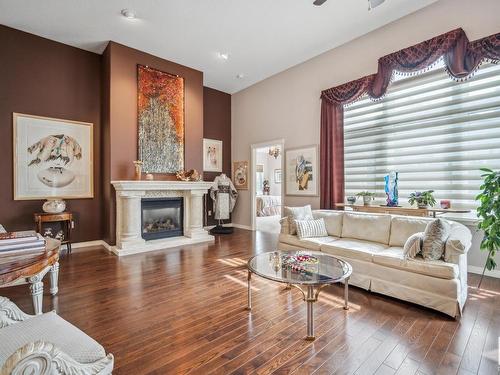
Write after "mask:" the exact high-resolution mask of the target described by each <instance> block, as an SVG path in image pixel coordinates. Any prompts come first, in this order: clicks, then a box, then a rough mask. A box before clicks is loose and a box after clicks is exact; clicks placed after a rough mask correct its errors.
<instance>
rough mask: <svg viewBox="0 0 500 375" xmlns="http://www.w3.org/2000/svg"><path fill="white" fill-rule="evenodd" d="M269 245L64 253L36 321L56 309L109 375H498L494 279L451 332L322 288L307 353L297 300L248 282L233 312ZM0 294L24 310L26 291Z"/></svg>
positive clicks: (258, 236) (260, 240) (357, 293)
mask: <svg viewBox="0 0 500 375" xmlns="http://www.w3.org/2000/svg"><path fill="white" fill-rule="evenodd" d="M275 244H276V236H275V235H272V234H266V233H260V232H257V233H252V232H248V231H244V230H236V231H235V233H234V234H233V235H229V236H226V237H220V238H217V240H216V243H215V244H214V245H196V246H190V247H186V248H183V249H180V250H169V251H163V252H162V251H160V252H155V253H150V254H147V255H132V256H127V257H124V258H117V257H115V256H113V255H109V254H108V253H107V252H106V251H105V250H104V249H95V248H94V249H92V250H81V249H79V250H74V252H73V254H72V255H70V256H65V257H64V258H63V259H62V260H61V274H60V288H59V295H58V296H57V297H55V298H50V296H49V295H47V293H46V295H45V298H44V311H49V310H50V309H52V308H55V309H57V311H58V312H59V314H60V315H61V316H62V317H64V318H65V319H67V320H68V321H70V322H71V323H73V324H75V325H76V326H78V327H79V328H81V329H82V330H83V331H85V332H86V333H88V334H89V335H91V336H92V337H94V338H95V339H96V340H97V341H99V342H100V343H101V344H102V345H103V346H104V347H105V349H106V350H107V351H108V352H111V353H113V354H114V356H115V363H116V365H115V369H116V371H115V373H116V374H150V373H154V374H185V373H191V374H209V373H213V374H231V373H235V374H250V373H255V374H269V373H275V374H290V373H293V374H311V373H315V374H332V373H335V374H352V373H355V374H384V375H385V374H457V373H458V374H475V373H480V374H496V373H497V358H498V354H497V349H498V348H497V345H498V336H500V314H499V312H500V280H497V279H490V278H488V279H486V280H485V281H484V282H483V288H482V290H481V291H478V290H477V289H476V288H474V287H471V288H470V298H469V300H468V302H467V305H466V308H465V311H464V315H463V317H462V319H461V320H459V321H455V320H452V319H450V318H448V317H446V316H445V315H442V314H439V313H435V312H433V311H430V310H427V309H424V308H421V307H418V306H415V305H411V304H407V303H404V302H401V301H397V300H394V299H391V298H387V297H384V296H380V295H376V294H372V293H368V292H365V291H362V290H360V289H357V288H351V293H350V297H351V309H350V310H349V311H344V310H343V309H342V307H341V306H342V298H341V296H342V289H341V288H340V287H331V288H330V289H326V290H325V292H322V295H321V296H320V300H319V302H318V303H317V304H316V334H317V339H316V341H314V342H312V343H311V342H307V341H305V340H303V338H304V335H305V304H304V303H303V302H302V300H301V295H300V292H298V291H297V290H291V291H285V290H283V288H282V287H281V286H279V285H277V284H275V283H272V282H268V281H265V280H263V279H259V278H258V277H255V278H254V282H253V285H254V288H255V291H254V293H253V296H254V309H253V311H252V312H251V313H250V312H248V311H245V310H244V307H245V303H246V272H245V264H246V260H247V259H248V258H249V256H251V255H252V254H255V253H258V252H263V251H268V250H272V249H273V248H274V246H275ZM476 283H477V277H473V276H472V275H471V282H470V284H471V285H475V284H476ZM47 289H48V288H47ZM0 293H1V294H2V295H5V296H6V297H9V298H10V299H12V300H13V301H14V302H16V303H17V304H18V305H19V306H20V307H21V308H23V309H24V310H25V311H29V312H31V311H32V310H31V309H32V308H31V302H30V299H29V297H28V295H27V287H26V286H19V287H15V288H9V289H2V290H1V291H0Z"/></svg>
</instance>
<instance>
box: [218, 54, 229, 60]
mask: <svg viewBox="0 0 500 375" xmlns="http://www.w3.org/2000/svg"><path fill="white" fill-rule="evenodd" d="M217 57H218V58H219V59H221V60H229V53H227V52H217Z"/></svg>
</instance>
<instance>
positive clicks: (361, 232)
mask: <svg viewBox="0 0 500 375" xmlns="http://www.w3.org/2000/svg"><path fill="white" fill-rule="evenodd" d="M313 217H314V218H315V219H317V218H323V219H324V220H325V224H326V229H327V232H328V235H329V236H328V237H319V238H308V239H302V240H300V239H299V238H298V237H297V236H296V235H292V234H290V233H289V225H288V218H283V219H281V221H280V223H281V234H280V236H279V245H278V247H279V249H280V250H297V249H308V250H316V251H323V252H325V253H328V254H332V255H335V256H337V257H338V258H341V259H344V260H346V261H347V262H349V263H350V264H351V265H352V267H353V273H352V276H351V279H350V284H353V285H356V286H358V287H360V288H363V289H366V290H370V291H373V292H377V293H381V294H385V295H388V296H391V297H395V298H399V299H402V300H405V301H409V302H413V303H416V304H419V305H422V306H426V307H428V308H431V309H434V310H438V311H441V312H443V313H445V314H448V315H450V316H452V317H456V316H457V315H459V314H461V312H462V309H463V307H464V304H465V301H466V300H467V251H468V250H469V248H470V245H471V233H470V231H469V230H468V229H467V227H465V226H464V225H462V224H459V223H457V222H454V221H448V222H449V224H450V228H451V231H450V236H449V237H448V239H447V241H446V247H445V254H444V259H443V260H437V261H427V260H423V259H422V258H420V257H417V258H415V259H405V258H404V256H403V246H404V244H405V242H406V240H407V239H408V237H410V236H411V235H412V234H413V233H417V232H423V231H424V230H425V227H426V225H427V223H428V222H429V221H431V220H433V219H432V218H423V217H410V216H396V215H388V214H366V213H358V212H356V213H355V212H349V211H333V210H315V211H313Z"/></svg>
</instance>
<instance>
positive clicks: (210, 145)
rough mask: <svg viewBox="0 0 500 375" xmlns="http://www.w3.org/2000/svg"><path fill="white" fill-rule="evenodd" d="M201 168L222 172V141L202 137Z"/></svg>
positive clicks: (206, 170) (207, 170)
mask: <svg viewBox="0 0 500 375" xmlns="http://www.w3.org/2000/svg"><path fill="white" fill-rule="evenodd" d="M203 170H204V171H205V172H222V141H218V140H216V139H207V138H203Z"/></svg>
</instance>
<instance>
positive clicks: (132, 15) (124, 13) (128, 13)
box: [121, 9, 136, 20]
mask: <svg viewBox="0 0 500 375" xmlns="http://www.w3.org/2000/svg"><path fill="white" fill-rule="evenodd" d="M121 14H122V16H123V17H125V18H126V19H129V20H135V18H136V16H135V12H134V11H133V10H130V9H122V11H121Z"/></svg>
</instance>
